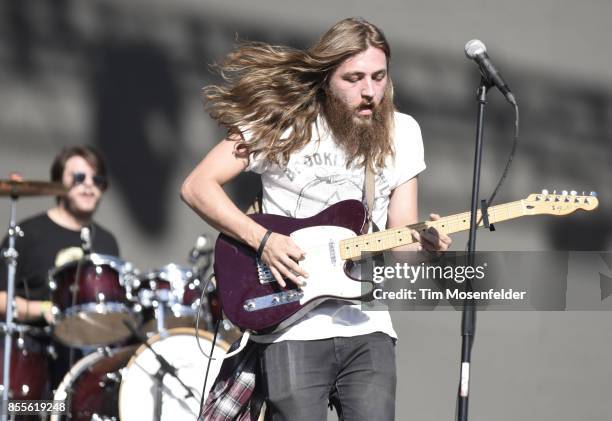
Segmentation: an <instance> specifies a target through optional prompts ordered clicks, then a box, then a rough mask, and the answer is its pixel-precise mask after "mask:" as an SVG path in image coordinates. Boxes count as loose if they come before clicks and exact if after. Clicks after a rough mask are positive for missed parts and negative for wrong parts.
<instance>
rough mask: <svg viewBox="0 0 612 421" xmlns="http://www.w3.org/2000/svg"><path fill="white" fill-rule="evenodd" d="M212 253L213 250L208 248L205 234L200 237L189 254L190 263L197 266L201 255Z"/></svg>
mask: <svg viewBox="0 0 612 421" xmlns="http://www.w3.org/2000/svg"><path fill="white" fill-rule="evenodd" d="M210 251H211V250H210V249H209V248H208V238H207V237H206V236H205V235H204V234H202V235H199V236H198V238H197V239H196V242H195V244H194V245H193V248H192V249H191V251H190V252H189V263H191V264H195V263H196V262H197V261H198V258H199V257H200V256H201V255H203V254H205V253H208V252H210Z"/></svg>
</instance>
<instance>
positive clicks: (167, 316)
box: [133, 263, 202, 332]
mask: <svg viewBox="0 0 612 421" xmlns="http://www.w3.org/2000/svg"><path fill="white" fill-rule="evenodd" d="M134 289H135V290H134V292H133V295H134V298H135V299H136V301H137V302H138V303H139V304H140V305H141V306H142V307H143V308H144V312H145V323H144V325H143V330H144V331H145V332H155V331H159V330H161V329H160V327H161V328H163V329H171V328H175V327H190V326H195V318H196V314H197V311H198V306H199V304H200V296H201V294H202V284H201V282H200V279H199V278H198V277H197V276H196V275H195V274H194V273H193V271H192V270H191V269H190V268H188V267H185V266H179V265H176V264H174V263H170V264H168V265H166V266H163V267H161V268H159V269H155V270H152V271H151V272H149V273H147V274H146V275H144V276H141V277H140V278H139V279H138V281H137V284H136V286H135V288H134ZM160 307H161V308H160ZM160 310H161V312H160ZM155 313H157V314H155ZM160 313H163V321H162V322H163V323H159V320H157V318H158V315H159V314H160Z"/></svg>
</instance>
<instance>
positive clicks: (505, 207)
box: [340, 200, 527, 260]
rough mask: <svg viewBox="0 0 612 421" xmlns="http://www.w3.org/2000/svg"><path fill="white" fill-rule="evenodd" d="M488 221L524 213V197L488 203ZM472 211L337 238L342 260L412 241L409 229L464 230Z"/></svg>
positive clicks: (467, 227)
mask: <svg viewBox="0 0 612 421" xmlns="http://www.w3.org/2000/svg"><path fill="white" fill-rule="evenodd" d="M487 214H488V217H489V223H491V224H493V223H496V222H501V221H507V220H509V219H514V218H519V217H521V216H525V215H526V214H527V213H526V211H525V204H524V201H523V200H519V201H516V202H510V203H504V204H502V205H496V206H491V207H490V208H489V209H488V212H487ZM470 215H471V212H463V213H458V214H455V215H450V216H445V217H444V218H440V219H439V220H437V221H425V222H418V223H416V224H412V225H409V226H407V227H403V228H393V229H389V230H385V231H379V232H375V233H372V234H365V235H360V236H358V237H353V238H348V239H346V240H342V241H340V256H341V257H342V259H343V260H349V259H358V258H359V257H361V253H362V252H372V253H374V252H382V251H385V250H389V249H392V248H395V247H399V246H403V245H407V244H411V243H415V242H416V241H415V240H414V238H413V237H412V234H411V230H415V231H418V232H423V231H425V230H427V229H428V228H430V227H433V228H435V229H436V230H437V231H438V232H440V233H444V234H452V233H455V232H460V231H466V230H468V229H469V228H470ZM481 215H482V212H481V211H480V210H479V211H478V212H477V214H476V220H477V221H480V222H479V224H478V226H479V227H482V226H484V221H482V220H481Z"/></svg>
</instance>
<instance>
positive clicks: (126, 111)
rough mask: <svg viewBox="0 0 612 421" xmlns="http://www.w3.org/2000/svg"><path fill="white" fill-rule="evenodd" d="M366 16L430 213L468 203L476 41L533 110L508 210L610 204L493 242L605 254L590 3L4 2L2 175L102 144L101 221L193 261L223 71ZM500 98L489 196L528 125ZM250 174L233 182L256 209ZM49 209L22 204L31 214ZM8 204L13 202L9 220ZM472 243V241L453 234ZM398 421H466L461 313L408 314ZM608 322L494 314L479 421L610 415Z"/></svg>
mask: <svg viewBox="0 0 612 421" xmlns="http://www.w3.org/2000/svg"><path fill="white" fill-rule="evenodd" d="M355 15H360V16H364V17H366V18H367V19H369V20H370V21H372V22H374V23H375V24H377V25H379V26H380V27H381V28H383V30H384V31H385V33H386V35H387V37H388V39H389V41H390V43H391V45H392V47H393V57H392V69H391V72H392V76H393V78H394V81H395V84H396V97H397V105H398V108H399V109H400V111H403V112H406V113H409V114H412V115H413V116H415V118H416V119H417V120H418V121H419V122H420V124H421V129H422V131H423V136H424V140H425V148H426V159H427V162H428V169H427V171H426V172H425V173H424V174H423V175H422V176H421V177H420V210H421V216H422V217H423V218H424V217H426V215H427V214H428V213H429V212H430V211H437V212H439V213H441V214H448V213H456V212H460V211H463V210H466V209H467V208H468V203H469V192H470V180H471V165H472V155H473V136H474V120H475V108H476V104H475V101H474V90H475V88H476V86H477V83H478V77H479V76H478V72H477V70H476V68H475V66H474V64H473V63H470V62H469V61H468V60H466V59H465V57H464V55H463V46H464V44H465V42H466V41H467V40H469V39H472V38H479V39H481V40H483V41H484V42H485V44H486V45H487V47H488V49H489V52H490V55H491V56H492V57H493V59H494V60H495V62H496V64H497V65H498V66H499V68H500V69H502V72H503V74H504V76H505V78H506V80H507V81H508V82H509V84H510V86H511V87H512V89H513V91H514V92H515V94H516V95H517V98H518V100H519V104H520V106H521V145H520V147H519V151H518V154H517V156H516V158H515V163H514V166H513V168H512V172H511V174H510V176H509V178H508V180H507V182H506V184H505V186H504V188H503V191H502V192H501V194H500V197H499V199H498V202H504V201H510V200H516V199H519V198H521V197H524V196H526V195H527V194H529V193H530V192H537V191H539V190H540V189H542V188H548V189H550V190H552V189H558V190H561V189H568V190H571V189H576V190H578V191H582V190H586V191H591V190H596V191H598V192H599V197H600V203H601V204H600V209H599V210H598V211H597V212H595V213H590V214H588V215H585V214H582V215H580V214H575V215H572V216H570V217H565V218H562V219H557V218H552V217H535V218H531V219H529V218H525V219H520V220H516V221H513V222H508V223H505V224H503V225H499V226H498V231H497V232H495V233H488V232H482V233H481V234H479V248H480V249H482V250H609V249H610V218H609V217H610V206H611V205H610V201H609V199H608V196H609V193H610V187H609V186H610V182H611V181H612V170H611V165H610V161H611V160H612V147H611V145H610V141H611V140H612V84H611V82H612V70H610V66H611V65H612V52H611V50H610V48H609V41H610V31H609V29H608V26H609V23H608V20H609V17H610V16H611V15H612V4H611V3H609V2H606V1H597V0H589V1H583V2H571V1H552V0H545V1H537V2H529V1H524V0H518V1H514V2H502V1H498V0H494V1H474V0H471V1H463V2H453V1H441V0H436V1H430V2H415V1H404V2H400V1H387V2H382V3H380V4H374V3H372V2H365V1H334V2H324V1H321V0H314V1H311V2H276V1H271V0H265V1H258V2H246V3H244V2H238V1H212V0H198V1H195V0H175V1H160V0H147V1H144V0H131V1H129V2H125V1H116V0H106V1H95V2H78V1H70V0H56V1H53V2H50V1H43V0H7V1H5V2H3V3H2V4H1V5H0V22H2V23H1V24H0V92H1V94H0V177H6V176H7V175H8V173H9V172H10V171H19V172H21V173H22V174H24V176H25V177H26V178H31V179H47V178H48V167H49V164H50V161H51V159H52V157H53V156H54V154H55V153H56V152H57V150H58V149H60V148H61V147H62V146H63V145H69V144H76V143H89V144H92V145H95V146H97V147H98V148H100V149H101V150H102V151H103V153H104V154H105V156H106V157H107V159H108V162H109V164H110V173H111V183H112V188H111V190H110V191H109V192H108V194H107V195H106V197H105V199H104V202H103V204H102V206H101V209H100V212H99V214H98V220H99V221H100V222H101V223H102V224H103V225H105V226H107V227H108V228H110V229H111V230H112V231H114V232H115V233H116V234H117V236H118V238H119V240H120V245H121V250H122V255H123V257H124V258H125V259H128V260H130V261H132V262H133V263H134V264H135V265H136V266H137V267H140V268H142V269H147V268H154V267H160V266H162V265H164V264H166V263H169V262H175V263H185V258H186V255H187V252H188V250H189V249H190V247H191V246H192V244H193V241H194V240H195V238H196V236H197V234H198V233H207V234H211V235H214V232H213V231H212V230H211V228H210V227H208V226H207V225H206V224H205V223H204V222H202V221H201V220H199V219H198V218H197V217H196V216H195V214H193V213H192V212H191V211H190V210H189V209H187V208H186V206H184V205H183V204H182V203H181V202H180V200H179V199H178V190H179V187H180V184H181V182H182V180H183V179H184V177H185V176H186V175H187V173H188V172H189V171H190V169H191V168H193V167H194V166H195V165H196V163H197V162H198V161H199V160H200V159H201V158H202V156H203V155H204V154H205V153H206V152H207V151H208V150H209V149H210V148H211V147H212V145H213V144H214V143H215V142H216V141H217V140H218V139H220V138H221V136H222V135H223V132H222V131H220V130H219V129H218V128H217V127H216V126H215V124H214V123H212V122H211V121H210V120H209V119H208V117H207V116H206V115H205V113H204V112H203V110H202V104H201V101H200V98H199V91H200V88H201V87H202V86H204V85H206V84H209V83H213V82H215V81H216V80H217V79H215V76H214V75H213V74H212V73H211V72H210V71H209V70H208V67H207V66H208V64H210V63H212V62H214V61H215V60H216V59H219V58H221V57H222V56H223V55H224V54H225V53H227V52H228V51H229V49H230V48H231V46H232V43H233V39H234V36H235V34H238V35H239V36H240V37H242V38H246V39H251V40H261V41H267V42H273V43H281V44H289V45H292V46H295V47H306V46H308V45H310V44H311V43H312V42H314V41H315V40H316V38H317V37H318V35H319V34H320V33H321V32H323V31H324V30H326V29H327V28H328V27H330V26H331V25H332V24H333V23H335V22H336V21H338V20H340V19H342V18H344V17H348V16H355ZM511 111H512V110H511V108H509V107H508V106H507V105H506V104H505V102H504V101H503V100H502V99H501V98H500V95H499V94H498V93H497V92H491V94H490V96H489V106H488V109H487V126H486V131H485V134H486V147H485V154H484V168H483V185H482V187H483V192H489V191H490V190H491V189H492V187H493V186H494V184H495V181H496V180H497V178H498V176H499V174H500V173H501V170H502V168H503V165H504V163H505V159H506V157H507V155H508V153H509V151H510V144H511V133H512V121H513V120H512V113H511ZM257 188H258V187H257V180H256V179H254V178H253V177H250V176H248V175H245V176H242V177H240V178H239V179H238V180H237V181H236V182H234V183H232V184H231V185H230V186H228V191H229V192H230V194H231V195H232V197H233V198H235V200H237V201H238V202H239V203H240V204H243V205H244V204H246V203H247V202H248V201H249V200H250V197H251V195H252V194H253V193H254V192H255V191H256V190H257ZM51 204H52V200H51V199H50V198H42V199H24V200H21V201H20V202H19V216H20V217H22V218H23V217H26V216H28V215H31V214H33V213H36V212H40V211H42V210H44V209H46V208H47V207H49V206H50V205H51ZM7 220H8V201H7V200H2V201H0V223H1V221H7ZM454 239H455V243H454V248H455V249H457V250H461V249H463V248H464V246H465V239H466V237H465V235H457V236H455V237H454ZM393 317H394V319H395V323H396V328H397V329H398V331H399V334H400V338H401V339H400V342H399V344H398V349H397V350H398V372H399V383H398V399H397V413H398V417H397V419H398V420H400V419H418V420H441V419H451V417H453V410H454V395H455V390H456V385H457V377H458V355H459V345H460V340H459V320H460V315H459V314H458V313H453V312H428V313H394V315H393ZM610 319H611V317H610V315H609V313H607V312H563V313H561V312H547V313H536V312H531V313H526V312H521V313H519V312H509V313H501V312H496V313H493V312H487V313H481V314H480V315H479V320H478V337H477V341H476V345H475V350H474V355H473V362H474V367H473V372H472V382H473V389H472V397H471V399H472V401H471V406H470V409H471V415H472V416H471V419H474V420H490V419H497V420H510V419H534V420H535V419H538V420H573V419H585V420H604V419H610V416H611V414H612V405H611V404H610V401H609V391H610V390H612V387H611V386H612V380H611V379H612V369H611V368H610V365H609V363H608V358H607V355H608V353H609V352H608V350H609V349H610V345H612V327H610V326H611V325H610V323H609V321H610Z"/></svg>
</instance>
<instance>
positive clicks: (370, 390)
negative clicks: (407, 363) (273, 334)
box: [259, 332, 396, 421]
mask: <svg viewBox="0 0 612 421" xmlns="http://www.w3.org/2000/svg"><path fill="white" fill-rule="evenodd" d="M259 363H260V370H261V376H260V378H261V379H262V387H263V391H262V392H263V393H264V394H265V396H266V405H267V411H266V420H269V421H281V420H284V421H299V420H305V421H319V420H323V421H324V420H326V419H327V405H328V402H331V403H332V404H334V406H335V407H336V410H337V411H338V413H339V417H340V419H341V420H347V421H361V420H363V421H371V420H377V421H392V420H393V419H394V418H395V383H396V376H395V344H394V342H393V339H391V338H390V337H389V336H388V335H386V334H384V333H380V332H376V333H371V334H368V335H362V336H355V337H350V338H342V337H338V338H330V339H322V340H316V341H283V342H278V343H274V344H267V345H262V346H261V348H260V354H259Z"/></svg>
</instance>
